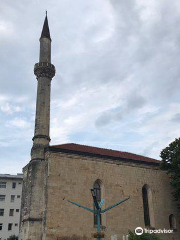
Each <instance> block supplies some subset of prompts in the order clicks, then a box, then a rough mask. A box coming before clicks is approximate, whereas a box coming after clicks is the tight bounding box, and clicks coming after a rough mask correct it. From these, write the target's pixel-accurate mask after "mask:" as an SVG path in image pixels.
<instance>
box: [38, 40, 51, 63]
mask: <svg viewBox="0 0 180 240" xmlns="http://www.w3.org/2000/svg"><path fill="white" fill-rule="evenodd" d="M39 62H48V63H51V40H50V39H48V38H41V39H40V54H39Z"/></svg>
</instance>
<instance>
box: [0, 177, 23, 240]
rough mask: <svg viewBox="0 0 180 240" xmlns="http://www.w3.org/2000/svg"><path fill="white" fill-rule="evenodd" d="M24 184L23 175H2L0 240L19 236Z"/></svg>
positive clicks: (0, 181)
mask: <svg viewBox="0 0 180 240" xmlns="http://www.w3.org/2000/svg"><path fill="white" fill-rule="evenodd" d="M22 182H23V175H22V174H17V175H10V174H0V240H7V239H8V237H10V236H11V235H16V236H18V235H19V223H20V211H21V194H22Z"/></svg>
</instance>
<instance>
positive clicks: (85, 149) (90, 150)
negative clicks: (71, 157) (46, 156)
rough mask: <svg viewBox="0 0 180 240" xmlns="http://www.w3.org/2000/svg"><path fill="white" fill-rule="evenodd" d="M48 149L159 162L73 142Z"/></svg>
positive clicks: (132, 154)
mask: <svg viewBox="0 0 180 240" xmlns="http://www.w3.org/2000/svg"><path fill="white" fill-rule="evenodd" d="M49 149H50V150H56V151H58V150H59V151H61V150H65V151H70V152H77V153H84V154H91V155H93V154H94V155H100V156H104V157H113V158H121V159H127V160H135V161H140V162H146V163H156V164H159V163H160V161H158V160H156V159H153V158H149V157H144V156H141V155H137V154H134V153H129V152H121V151H117V150H112V149H105V148H99V147H90V146H85V145H80V144H75V143H67V144H61V145H53V146H50V147H49Z"/></svg>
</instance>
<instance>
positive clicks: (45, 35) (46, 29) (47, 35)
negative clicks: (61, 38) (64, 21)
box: [40, 11, 51, 40]
mask: <svg viewBox="0 0 180 240" xmlns="http://www.w3.org/2000/svg"><path fill="white" fill-rule="evenodd" d="M41 38H48V39H50V40H51V36H50V31H49V25H48V18H47V11H46V17H45V20H44V25H43V29H42V33H41V37H40V39H41Z"/></svg>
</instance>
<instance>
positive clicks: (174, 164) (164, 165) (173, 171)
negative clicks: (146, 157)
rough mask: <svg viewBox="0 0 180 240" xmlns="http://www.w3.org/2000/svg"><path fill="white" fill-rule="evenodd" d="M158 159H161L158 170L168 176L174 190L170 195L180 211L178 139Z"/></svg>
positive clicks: (179, 139) (179, 143)
mask: <svg viewBox="0 0 180 240" xmlns="http://www.w3.org/2000/svg"><path fill="white" fill-rule="evenodd" d="M160 157H161V158H162V162H161V164H160V168H161V169H162V170H165V171H167V174H169V175H170V181H171V185H172V187H173V189H174V190H173V193H172V194H173V196H174V199H175V201H177V205H178V207H179V209H180V138H178V139H175V141H173V142H172V143H170V144H169V146H168V147H166V148H164V149H163V150H162V151H161V153H160Z"/></svg>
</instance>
